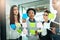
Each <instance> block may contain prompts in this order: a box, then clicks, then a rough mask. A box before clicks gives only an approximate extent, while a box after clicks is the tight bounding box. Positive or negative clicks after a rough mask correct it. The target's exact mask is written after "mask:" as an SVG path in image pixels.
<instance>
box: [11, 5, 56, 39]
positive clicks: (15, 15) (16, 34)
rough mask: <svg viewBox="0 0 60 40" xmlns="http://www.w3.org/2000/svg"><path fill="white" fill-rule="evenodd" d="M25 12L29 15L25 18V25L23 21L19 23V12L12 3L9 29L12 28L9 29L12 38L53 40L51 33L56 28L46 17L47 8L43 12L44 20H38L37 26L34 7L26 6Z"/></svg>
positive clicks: (47, 13) (53, 32)
mask: <svg viewBox="0 0 60 40" xmlns="http://www.w3.org/2000/svg"><path fill="white" fill-rule="evenodd" d="M26 13H27V15H28V17H29V19H28V20H26V22H25V23H26V25H27V27H26V25H23V24H24V23H20V13H19V10H18V7H17V6H16V5H13V6H12V7H11V9H10V30H12V31H11V34H12V35H11V37H12V39H14V40H23V38H26V40H53V36H52V35H55V34H56V32H55V29H56V28H55V26H54V24H53V22H51V21H50V20H49V19H48V15H49V13H50V11H49V10H45V11H44V14H43V18H44V21H42V22H39V23H40V24H39V25H38V27H37V24H38V22H37V21H36V20H35V18H34V16H35V15H36V11H35V9H34V8H28V9H27V11H26ZM36 19H37V18H36ZM39 19H40V18H39ZM23 22H24V21H23ZM23 26H24V27H23ZM39 26H40V27H39ZM22 31H23V32H22ZM22 34H23V35H22ZM23 36H24V37H23ZM24 40H25V39H24Z"/></svg>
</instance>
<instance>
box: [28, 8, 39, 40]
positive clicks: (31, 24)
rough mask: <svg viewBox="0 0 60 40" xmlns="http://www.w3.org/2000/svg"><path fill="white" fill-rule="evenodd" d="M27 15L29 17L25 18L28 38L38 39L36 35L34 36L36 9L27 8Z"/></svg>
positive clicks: (31, 39) (29, 39)
mask: <svg viewBox="0 0 60 40" xmlns="http://www.w3.org/2000/svg"><path fill="white" fill-rule="evenodd" d="M27 15H28V17H29V19H28V20H27V27H28V28H27V30H28V40H38V37H37V36H36V32H35V31H36V30H37V26H36V20H35V18H34V16H35V15H36V11H35V9H33V8H29V9H28V10H27Z"/></svg>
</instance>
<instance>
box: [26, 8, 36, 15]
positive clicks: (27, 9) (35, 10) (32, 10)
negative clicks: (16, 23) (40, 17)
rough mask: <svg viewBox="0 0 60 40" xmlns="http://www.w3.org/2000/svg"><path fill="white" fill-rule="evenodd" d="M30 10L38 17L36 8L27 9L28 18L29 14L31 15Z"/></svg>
mask: <svg viewBox="0 0 60 40" xmlns="http://www.w3.org/2000/svg"><path fill="white" fill-rule="evenodd" d="M30 10H32V11H33V12H34V15H36V10H35V9H34V8H29V9H27V12H26V13H27V16H29V15H28V13H29V11H30Z"/></svg>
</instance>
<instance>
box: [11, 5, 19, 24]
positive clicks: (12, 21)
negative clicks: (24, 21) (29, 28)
mask: <svg viewBox="0 0 60 40" xmlns="http://www.w3.org/2000/svg"><path fill="white" fill-rule="evenodd" d="M14 7H17V6H16V5H13V6H12V7H11V9H10V24H15V20H14V12H13V11H14ZM17 16H18V17H17V19H18V22H20V21H19V20H20V14H19V12H18V15H17Z"/></svg>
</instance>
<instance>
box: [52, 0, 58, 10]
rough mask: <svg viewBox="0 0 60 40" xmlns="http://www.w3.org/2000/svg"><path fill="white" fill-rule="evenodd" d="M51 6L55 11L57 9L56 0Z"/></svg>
mask: <svg viewBox="0 0 60 40" xmlns="http://www.w3.org/2000/svg"><path fill="white" fill-rule="evenodd" d="M52 6H53V8H54V9H55V10H56V9H57V0H52Z"/></svg>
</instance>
